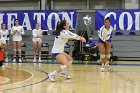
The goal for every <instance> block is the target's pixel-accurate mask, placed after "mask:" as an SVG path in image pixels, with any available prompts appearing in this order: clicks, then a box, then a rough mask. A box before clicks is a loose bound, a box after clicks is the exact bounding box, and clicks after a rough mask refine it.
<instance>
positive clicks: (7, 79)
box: [0, 76, 10, 84]
mask: <svg viewBox="0 0 140 93" xmlns="http://www.w3.org/2000/svg"><path fill="white" fill-rule="evenodd" d="M0 77H2V76H0ZM2 78H6V81H3V82H0V84H3V83H6V82H8V81H9V80H10V79H9V78H7V77H2Z"/></svg>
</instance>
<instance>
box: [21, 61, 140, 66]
mask: <svg viewBox="0 0 140 93" xmlns="http://www.w3.org/2000/svg"><path fill="white" fill-rule="evenodd" d="M23 63H25V64H29V63H36V62H23ZM38 63H41V64H59V63H57V62H38ZM73 65H99V64H98V63H89V64H85V63H73ZM112 65H113V66H140V64H112Z"/></svg>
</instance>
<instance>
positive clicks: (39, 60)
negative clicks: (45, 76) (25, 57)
mask: <svg viewBox="0 0 140 93" xmlns="http://www.w3.org/2000/svg"><path fill="white" fill-rule="evenodd" d="M41 46H42V42H38V57H39V58H38V62H42V61H41Z"/></svg>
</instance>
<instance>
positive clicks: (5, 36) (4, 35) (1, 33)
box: [0, 23, 9, 62]
mask: <svg viewBox="0 0 140 93" xmlns="http://www.w3.org/2000/svg"><path fill="white" fill-rule="evenodd" d="M0 36H1V38H2V39H4V40H5V42H6V44H4V46H3V50H4V53H5V62H8V43H9V42H8V41H9V32H8V30H7V29H6V25H5V24H4V23H2V24H1V30H0Z"/></svg>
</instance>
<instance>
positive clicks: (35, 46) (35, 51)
mask: <svg viewBox="0 0 140 93" xmlns="http://www.w3.org/2000/svg"><path fill="white" fill-rule="evenodd" d="M37 47H38V44H37V42H33V50H34V51H33V54H34V60H33V62H36V53H37Z"/></svg>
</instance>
